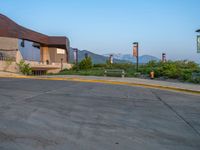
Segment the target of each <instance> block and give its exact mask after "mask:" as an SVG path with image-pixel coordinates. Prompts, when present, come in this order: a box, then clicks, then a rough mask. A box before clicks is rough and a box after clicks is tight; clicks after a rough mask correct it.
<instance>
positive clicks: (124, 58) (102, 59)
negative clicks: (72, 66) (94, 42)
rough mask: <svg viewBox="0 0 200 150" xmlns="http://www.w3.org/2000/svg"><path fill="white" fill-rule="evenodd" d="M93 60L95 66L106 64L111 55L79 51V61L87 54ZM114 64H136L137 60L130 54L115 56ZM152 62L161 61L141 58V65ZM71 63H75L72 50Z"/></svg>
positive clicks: (147, 56) (147, 57)
mask: <svg viewBox="0 0 200 150" xmlns="http://www.w3.org/2000/svg"><path fill="white" fill-rule="evenodd" d="M86 53H87V54H88V56H90V57H91V58H92V62H93V63H94V64H104V63H106V61H107V60H108V59H109V56H110V54H105V55H99V54H95V53H92V52H90V51H87V50H78V61H79V62H80V61H81V60H83V59H84V58H85V54H86ZM113 57H114V63H136V58H134V57H133V56H132V55H130V54H114V55H113ZM151 60H156V61H159V59H158V58H157V57H154V56H151V55H142V56H140V57H139V63H142V64H145V63H148V62H149V61H151ZM70 63H74V51H73V48H70Z"/></svg>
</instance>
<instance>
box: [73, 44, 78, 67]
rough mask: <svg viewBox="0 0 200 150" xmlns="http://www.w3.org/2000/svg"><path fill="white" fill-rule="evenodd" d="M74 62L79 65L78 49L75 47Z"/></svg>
mask: <svg viewBox="0 0 200 150" xmlns="http://www.w3.org/2000/svg"><path fill="white" fill-rule="evenodd" d="M73 50H74V63H75V64H76V65H78V49H77V48H74V49H73Z"/></svg>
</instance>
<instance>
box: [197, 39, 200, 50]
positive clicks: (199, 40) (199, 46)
mask: <svg viewBox="0 0 200 150" xmlns="http://www.w3.org/2000/svg"><path fill="white" fill-rule="evenodd" d="M197 53H200V35H198V36H197Z"/></svg>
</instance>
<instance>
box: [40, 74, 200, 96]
mask: <svg viewBox="0 0 200 150" xmlns="http://www.w3.org/2000/svg"><path fill="white" fill-rule="evenodd" d="M43 78H52V79H53V78H60V79H63V80H65V79H66V80H74V81H83V82H84V81H85V82H101V83H109V84H125V85H133V86H134V85H135V86H145V87H149V88H151V87H152V88H162V89H166V90H177V91H178V90H180V91H186V92H187V91H188V92H190V91H191V92H194V93H195V92H196V93H199V94H200V84H192V83H181V82H176V83H175V82H168V81H160V80H150V79H139V78H116V77H96V76H79V75H59V76H43Z"/></svg>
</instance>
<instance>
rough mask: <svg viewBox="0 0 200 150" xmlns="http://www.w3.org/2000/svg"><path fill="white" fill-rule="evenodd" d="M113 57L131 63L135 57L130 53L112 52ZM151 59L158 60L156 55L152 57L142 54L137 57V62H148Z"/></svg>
mask: <svg viewBox="0 0 200 150" xmlns="http://www.w3.org/2000/svg"><path fill="white" fill-rule="evenodd" d="M104 56H106V57H107V56H110V54H105V55H104ZM113 57H114V58H115V59H118V60H125V61H128V62H131V63H136V58H135V57H133V55H131V54H113ZM152 60H155V61H159V59H158V58H157V57H154V56H151V55H142V56H140V57H139V63H141V64H145V63H148V62H149V61H152Z"/></svg>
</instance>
